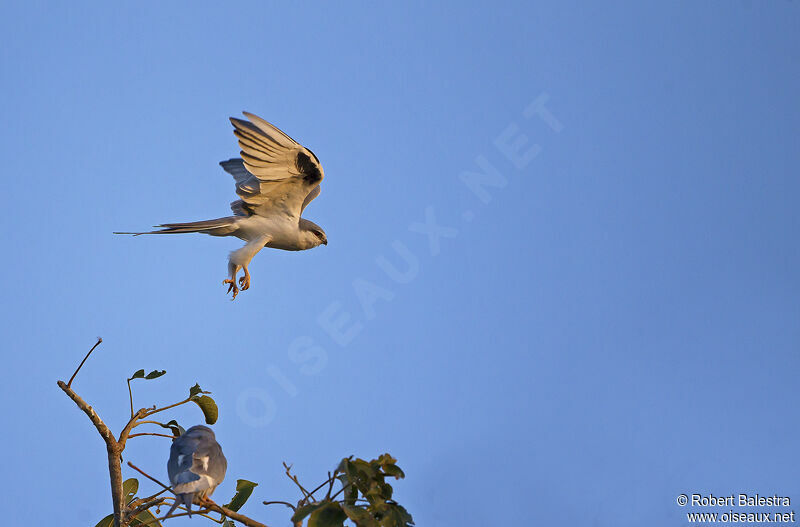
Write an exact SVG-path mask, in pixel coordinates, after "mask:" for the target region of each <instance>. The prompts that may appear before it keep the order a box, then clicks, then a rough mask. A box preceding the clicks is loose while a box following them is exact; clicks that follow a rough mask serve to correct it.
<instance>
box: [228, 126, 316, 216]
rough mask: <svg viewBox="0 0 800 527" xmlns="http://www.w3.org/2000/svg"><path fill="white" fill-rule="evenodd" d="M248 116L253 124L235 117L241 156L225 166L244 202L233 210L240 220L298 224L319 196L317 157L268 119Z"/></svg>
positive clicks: (235, 130) (238, 202) (233, 207)
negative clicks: (279, 216)
mask: <svg viewBox="0 0 800 527" xmlns="http://www.w3.org/2000/svg"><path fill="white" fill-rule="evenodd" d="M244 115H245V116H246V117H247V118H248V119H249V121H244V120H241V119H236V118H233V117H232V118H231V123H233V127H234V131H233V133H234V135H235V136H236V137H237V138H238V139H239V147H240V148H241V149H242V151H241V156H242V157H241V158H234V159H229V160H227V161H223V162H221V163H220V165H221V166H222V168H223V169H225V171H226V172H228V173H229V174H231V175H232V176H233V177H234V179H235V180H236V193H237V194H238V195H239V197H240V198H241V199H240V200H238V201H234V202H233V203H231V209H232V210H233V212H234V214H236V215H240V216H249V215H251V214H258V215H261V216H270V215H273V214H275V213H283V214H287V215H289V216H292V217H296V218H298V219H299V218H300V214H301V213H302V212H303V209H304V208H305V207H306V205H308V203H310V202H311V200H313V199H314V198H315V197H317V196H318V195H319V193H320V190H319V184H320V182H321V181H322V178H323V177H324V173H323V171H322V166H321V165H320V163H319V160H318V159H317V156H315V155H314V153H313V152H311V150H308V149H307V148H304V147H303V146H302V145H300V144H298V143H297V142H296V141H295V140H294V139H292V138H291V137H289V136H288V135H286V134H285V133H283V132H281V131H280V130H279V129H278V128H276V127H275V126H273V125H271V124H270V123H268V122H267V121H265V120H264V119H261V118H260V117H258V116H256V115H253V114H251V113H247V112H244Z"/></svg>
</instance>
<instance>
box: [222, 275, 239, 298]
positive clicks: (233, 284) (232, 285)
mask: <svg viewBox="0 0 800 527" xmlns="http://www.w3.org/2000/svg"><path fill="white" fill-rule="evenodd" d="M225 284H230V285H228V290H227V291H226V292H225V294H228V293H230V292H231V291H232V292H233V297H232V298H231V300H233V299H234V298H236V295H238V294H239V288H238V287H236V282H235V281H234V280H233V279H230V278H227V279H225V280H223V281H222V285H225Z"/></svg>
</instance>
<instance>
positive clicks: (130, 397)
mask: <svg viewBox="0 0 800 527" xmlns="http://www.w3.org/2000/svg"><path fill="white" fill-rule="evenodd" d="M128 400H129V401H130V402H131V419H133V392H132V391H131V379H128Z"/></svg>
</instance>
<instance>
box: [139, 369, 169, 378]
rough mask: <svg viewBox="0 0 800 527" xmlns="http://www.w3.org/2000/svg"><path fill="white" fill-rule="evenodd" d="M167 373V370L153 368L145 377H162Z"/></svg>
mask: <svg viewBox="0 0 800 527" xmlns="http://www.w3.org/2000/svg"><path fill="white" fill-rule="evenodd" d="M165 373H167V370H161V371H159V370H153V371H151V372H150V373H148V374H147V375H145V376H144V378H145V379H158V378H159V377H161V376H162V375H164V374H165Z"/></svg>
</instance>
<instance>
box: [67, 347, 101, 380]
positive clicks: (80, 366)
mask: <svg viewBox="0 0 800 527" xmlns="http://www.w3.org/2000/svg"><path fill="white" fill-rule="evenodd" d="M101 342H103V339H102V338H101V337H97V342H96V343H95V345H94V346H92V349H90V350H89V353H87V354H86V356H85V357H84V358H83V360H82V361H81V363H80V364H79V365H78V369H77V370H75V373H73V374H72V377H70V378H69V382H68V383H67V388H69V387H70V386H72V381H73V380H75V376H76V375H78V372H79V371H81V368H83V363H84V362H86V359H88V358H89V355H91V354H92V352H93V351H94V349H95V348H96V347H97V346H99V345H100V343H101Z"/></svg>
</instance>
